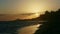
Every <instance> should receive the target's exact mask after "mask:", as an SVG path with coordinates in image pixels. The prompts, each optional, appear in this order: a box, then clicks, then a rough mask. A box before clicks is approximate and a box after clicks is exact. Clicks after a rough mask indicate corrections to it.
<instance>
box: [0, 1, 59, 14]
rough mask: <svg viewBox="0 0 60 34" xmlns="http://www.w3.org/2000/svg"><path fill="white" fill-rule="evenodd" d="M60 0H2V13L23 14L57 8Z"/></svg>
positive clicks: (0, 3)
mask: <svg viewBox="0 0 60 34" xmlns="http://www.w3.org/2000/svg"><path fill="white" fill-rule="evenodd" d="M58 8H60V0H0V14H21V13H35V12H43V11H45V10H56V9H58Z"/></svg>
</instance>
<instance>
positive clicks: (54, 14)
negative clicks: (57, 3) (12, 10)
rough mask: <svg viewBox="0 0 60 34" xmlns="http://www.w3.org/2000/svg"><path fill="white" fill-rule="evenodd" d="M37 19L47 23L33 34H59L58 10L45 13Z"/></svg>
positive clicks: (59, 15) (59, 18)
mask: <svg viewBox="0 0 60 34" xmlns="http://www.w3.org/2000/svg"><path fill="white" fill-rule="evenodd" d="M39 18H41V19H42V20H46V21H47V22H45V23H43V24H42V25H41V26H39V27H38V28H39V29H38V30H37V31H36V32H35V33H34V34H60V9H59V10H57V11H51V12H48V11H46V12H45V14H43V15H41V16H40V17H39Z"/></svg>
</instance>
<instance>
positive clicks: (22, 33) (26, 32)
mask: <svg viewBox="0 0 60 34" xmlns="http://www.w3.org/2000/svg"><path fill="white" fill-rule="evenodd" d="M40 25H41V24H37V25H33V26H27V27H23V28H21V29H19V30H18V34H33V33H34V32H35V31H36V30H37V29H38V27H39V26H40Z"/></svg>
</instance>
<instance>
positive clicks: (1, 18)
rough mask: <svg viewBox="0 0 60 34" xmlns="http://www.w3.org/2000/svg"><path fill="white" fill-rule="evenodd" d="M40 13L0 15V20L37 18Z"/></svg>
mask: <svg viewBox="0 0 60 34" xmlns="http://www.w3.org/2000/svg"><path fill="white" fill-rule="evenodd" d="M39 15H40V14H32V15H6V14H5V15H0V21H9V20H16V19H32V18H37V17H38V16H39Z"/></svg>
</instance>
